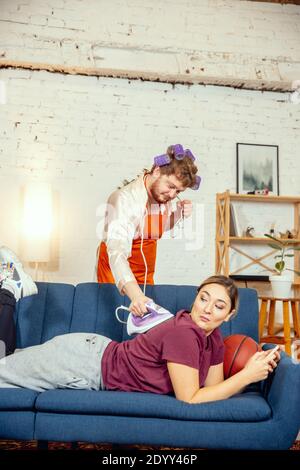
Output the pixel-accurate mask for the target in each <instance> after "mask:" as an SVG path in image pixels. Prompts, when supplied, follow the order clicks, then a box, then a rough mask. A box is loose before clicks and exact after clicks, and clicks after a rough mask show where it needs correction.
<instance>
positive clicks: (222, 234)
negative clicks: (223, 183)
mask: <svg viewBox="0 0 300 470" xmlns="http://www.w3.org/2000/svg"><path fill="white" fill-rule="evenodd" d="M234 201H240V202H254V203H261V202H263V203H266V204H268V203H269V204H272V203H273V204H276V203H286V204H293V206H294V229H295V230H296V232H297V233H298V238H297V239H290V238H282V239H281V240H282V241H288V242H289V243H295V244H300V238H299V237H300V197H294V196H258V195H252V194H230V192H229V191H226V192H224V193H217V195H216V266H215V271H216V274H223V275H225V276H229V275H230V274H232V275H233V274H239V273H240V272H242V271H244V270H245V269H246V268H248V267H249V266H252V265H254V264H258V265H260V266H261V267H263V268H264V269H265V270H266V271H269V273H274V271H273V270H272V269H271V268H270V267H268V266H267V265H266V264H265V263H264V262H263V260H264V259H265V258H268V257H270V256H272V255H274V254H275V253H276V250H274V249H270V251H268V252H267V253H265V254H264V255H263V256H260V257H257V258H255V257H253V256H251V255H249V254H247V253H246V252H245V251H243V249H241V248H238V247H237V246H233V245H237V244H241V245H243V244H251V245H252V244H253V245H255V244H261V245H262V244H265V245H267V244H268V243H270V242H271V240H268V238H267V237H232V236H230V235H229V234H230V204H231V202H234ZM230 249H233V250H234V251H236V252H237V253H239V254H240V255H242V256H244V257H246V258H248V260H250V261H249V263H248V264H246V265H244V266H242V267H241V268H239V269H237V270H235V271H234V272H231V269H230V259H229V253H230ZM294 254H295V257H294V269H296V270H298V271H300V252H299V251H295V252H294ZM294 284H297V285H299V284H300V276H296V275H295V276H294Z"/></svg>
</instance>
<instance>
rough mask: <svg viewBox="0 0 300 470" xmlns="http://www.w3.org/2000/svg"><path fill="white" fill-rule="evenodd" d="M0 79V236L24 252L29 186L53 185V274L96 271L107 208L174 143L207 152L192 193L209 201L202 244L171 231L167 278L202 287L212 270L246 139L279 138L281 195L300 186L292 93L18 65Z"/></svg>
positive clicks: (160, 269)
mask: <svg viewBox="0 0 300 470" xmlns="http://www.w3.org/2000/svg"><path fill="white" fill-rule="evenodd" d="M0 80H4V81H5V82H6V84H7V92H8V95H7V104H6V105H1V107H0V111H1V114H0V136H1V140H0V167H1V168H0V196H1V201H2V204H1V225H0V240H1V243H4V244H8V245H9V246H11V247H12V248H13V249H15V250H17V251H20V233H19V226H20V219H21V204H20V202H21V201H20V200H21V191H22V187H23V186H24V184H25V183H26V181H31V180H35V179H39V180H40V181H47V182H51V183H52V185H53V189H54V193H55V206H56V227H55V235H54V242H53V244H54V247H53V255H54V257H53V262H52V265H51V266H50V269H49V271H47V272H46V278H47V279H51V280H55V281H60V282H71V283H77V282H82V281H88V280H92V279H93V266H94V258H95V250H96V246H97V243H98V241H97V236H96V225H97V223H98V221H99V220H98V218H97V217H96V209H97V207H98V205H99V204H101V203H103V202H104V201H105V200H106V198H107V196H108V194H109V193H110V192H111V191H112V190H113V189H114V188H115V187H117V186H118V185H119V184H120V182H121V181H122V180H123V179H124V178H126V177H127V178H132V177H134V176H135V175H136V174H137V173H138V172H139V171H140V170H141V169H142V168H143V167H144V166H148V167H149V166H150V165H151V160H152V157H153V155H156V154H158V153H160V152H162V151H164V150H165V148H166V147H167V145H168V144H170V143H177V142H181V143H183V145H185V146H186V147H190V148H191V149H192V150H193V151H194V152H195V154H196V155H197V156H198V161H199V169H200V174H201V175H202V176H203V186H202V188H201V190H200V191H199V192H198V193H195V192H193V191H188V192H187V193H186V195H187V196H189V197H191V198H192V199H193V200H194V202H201V203H203V204H204V213H205V226H204V247H203V248H201V249H198V250H196V251H186V250H185V246H186V245H185V242H184V241H182V240H162V241H161V242H160V243H159V253H158V261H157V276H156V281H157V282H158V283H169V282H170V283H192V284H194V283H198V282H199V280H200V279H201V278H203V277H205V276H207V275H208V274H211V273H213V271H214V225H215V205H214V202H215V193H216V192H221V191H224V190H226V189H230V190H233V191H234V190H235V189H236V176H235V175H236V155H235V144H236V142H253V143H262V144H277V145H279V148H280V190H281V194H299V193H300V185H299V183H300V178H299V174H300V160H299V155H298V153H299V150H298V149H299V147H300V132H299V127H300V125H299V123H300V107H299V106H297V105H292V104H290V103H289V102H288V99H287V98H288V96H286V95H284V94H278V93H261V92H257V91H240V90H234V89H230V88H222V87H209V86H207V87H204V86H192V87H186V86H175V87H174V88H173V87H172V86H171V85H164V84H156V83H149V82H138V81H132V82H131V83H129V82H128V81H127V80H119V79H108V78H107V79H104V78H101V79H96V78H93V77H82V76H70V75H58V74H51V73H48V72H24V71H20V70H2V71H0ZM258 215H259V214H258ZM249 222H252V223H253V221H251V220H250V221H249ZM178 253H180V254H181V255H180V256H178Z"/></svg>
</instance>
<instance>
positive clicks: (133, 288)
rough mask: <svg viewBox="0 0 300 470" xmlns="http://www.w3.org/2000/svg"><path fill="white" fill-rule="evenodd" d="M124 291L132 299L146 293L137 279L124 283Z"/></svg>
mask: <svg viewBox="0 0 300 470" xmlns="http://www.w3.org/2000/svg"><path fill="white" fill-rule="evenodd" d="M122 291H123V292H124V294H126V295H127V297H129V298H130V300H131V301H133V299H136V298H137V297H139V296H141V295H144V294H143V291H142V290H141V288H140V286H139V285H138V283H137V282H136V281H130V282H126V284H124V286H123V289H122Z"/></svg>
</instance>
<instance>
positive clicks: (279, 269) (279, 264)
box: [275, 261, 285, 273]
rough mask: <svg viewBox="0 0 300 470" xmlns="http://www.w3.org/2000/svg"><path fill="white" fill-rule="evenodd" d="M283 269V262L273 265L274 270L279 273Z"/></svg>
mask: <svg viewBox="0 0 300 470" xmlns="http://www.w3.org/2000/svg"><path fill="white" fill-rule="evenodd" d="M284 267H285V262H284V261H278V262H277V263H275V269H277V271H279V272H280V273H281V272H282V271H283V270H284Z"/></svg>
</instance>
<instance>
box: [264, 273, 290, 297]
mask: <svg viewBox="0 0 300 470" xmlns="http://www.w3.org/2000/svg"><path fill="white" fill-rule="evenodd" d="M269 280H270V282H271V285H272V291H273V296H274V297H276V298H277V299H286V298H288V297H291V295H292V293H291V287H292V279H291V277H290V276H289V275H288V274H286V275H285V274H281V275H279V274H275V275H274V276H269Z"/></svg>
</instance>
